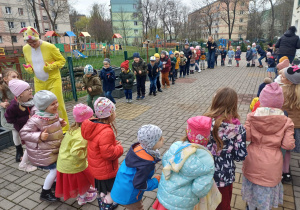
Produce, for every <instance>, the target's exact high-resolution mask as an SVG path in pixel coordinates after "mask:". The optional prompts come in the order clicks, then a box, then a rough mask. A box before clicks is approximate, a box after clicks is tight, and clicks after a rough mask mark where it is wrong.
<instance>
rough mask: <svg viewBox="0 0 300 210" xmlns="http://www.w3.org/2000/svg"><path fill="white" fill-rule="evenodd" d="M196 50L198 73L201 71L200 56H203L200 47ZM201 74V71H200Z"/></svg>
mask: <svg viewBox="0 0 300 210" xmlns="http://www.w3.org/2000/svg"><path fill="white" fill-rule="evenodd" d="M195 50H196V57H195V60H196V64H197V65H196V69H195V70H196V71H197V70H198V71H199V70H200V68H199V65H200V56H201V50H200V46H196V47H195ZM200 72H201V71H200Z"/></svg>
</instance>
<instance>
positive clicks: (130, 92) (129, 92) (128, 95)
mask: <svg viewBox="0 0 300 210" xmlns="http://www.w3.org/2000/svg"><path fill="white" fill-rule="evenodd" d="M124 93H125V96H126V99H132V90H131V89H124Z"/></svg>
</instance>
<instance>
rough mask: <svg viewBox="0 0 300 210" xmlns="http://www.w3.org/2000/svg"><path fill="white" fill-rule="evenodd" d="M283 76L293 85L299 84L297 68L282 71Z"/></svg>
mask: <svg viewBox="0 0 300 210" xmlns="http://www.w3.org/2000/svg"><path fill="white" fill-rule="evenodd" d="M283 72H284V76H285V77H286V78H287V79H288V80H289V81H291V82H292V83H293V84H295V85H298V84H300V68H299V66H291V67H287V68H284V69H283Z"/></svg>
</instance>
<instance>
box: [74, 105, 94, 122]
mask: <svg viewBox="0 0 300 210" xmlns="http://www.w3.org/2000/svg"><path fill="white" fill-rule="evenodd" d="M93 114H94V112H93V110H92V109H91V108H90V107H89V106H87V105H85V104H77V105H76V106H74V108H73V117H74V119H75V122H79V123H81V122H83V121H85V120H86V119H89V118H91V117H92V116H93Z"/></svg>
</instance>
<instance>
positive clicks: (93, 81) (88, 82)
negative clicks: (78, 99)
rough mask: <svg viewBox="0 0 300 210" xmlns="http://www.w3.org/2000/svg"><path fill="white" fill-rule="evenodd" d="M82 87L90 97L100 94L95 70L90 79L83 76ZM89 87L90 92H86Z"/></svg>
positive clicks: (100, 88) (100, 90) (100, 87)
mask: <svg viewBox="0 0 300 210" xmlns="http://www.w3.org/2000/svg"><path fill="white" fill-rule="evenodd" d="M82 87H84V88H85V89H86V90H87V92H88V94H89V95H91V96H96V95H101V94H102V84H101V81H100V79H99V77H98V75H97V72H96V71H95V70H94V74H92V75H91V76H90V77H86V75H84V76H83V86H82ZM89 87H90V88H92V91H89V90H88V88H89Z"/></svg>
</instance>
